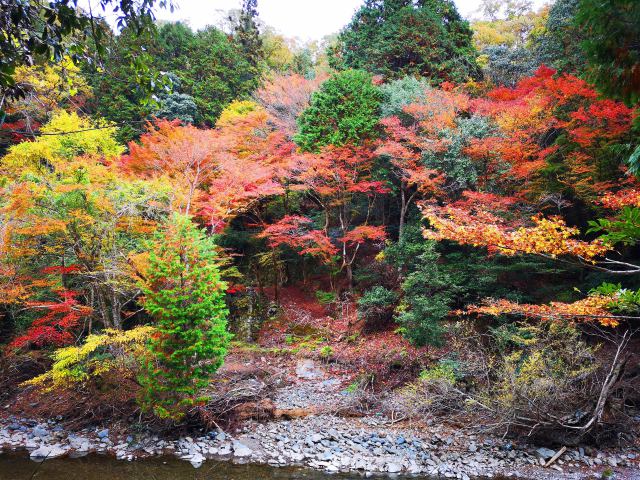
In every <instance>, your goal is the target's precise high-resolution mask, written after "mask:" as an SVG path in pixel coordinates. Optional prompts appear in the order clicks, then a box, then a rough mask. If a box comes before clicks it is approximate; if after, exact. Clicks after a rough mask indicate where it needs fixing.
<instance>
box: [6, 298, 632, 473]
mask: <svg viewBox="0 0 640 480" xmlns="http://www.w3.org/2000/svg"><path fill="white" fill-rule="evenodd" d="M281 302H282V308H283V310H284V315H282V318H283V319H286V321H282V322H278V321H274V322H271V323H269V324H267V325H265V326H263V328H262V330H261V332H260V335H259V340H258V342H257V343H236V344H235V345H234V348H233V349H232V351H231V352H230V354H229V356H228V357H227V360H226V362H225V365H224V366H223V367H222V369H221V370H220V371H219V372H218V374H216V376H215V378H214V380H213V382H212V384H211V387H210V389H209V390H210V391H209V392H208V394H209V395H210V396H211V397H212V400H211V402H210V403H209V404H208V405H207V407H206V409H205V418H206V413H207V411H208V412H210V413H211V417H210V418H211V419H212V422H213V423H214V424H215V423H216V422H218V424H219V425H221V426H222V427H223V428H212V429H211V430H210V431H207V430H206V429H201V430H200V431H193V432H191V433H189V434H187V433H186V432H179V433H175V434H173V435H172V434H168V435H166V434H165V435H162V436H160V435H158V434H154V433H152V432H149V431H144V430H140V429H139V428H132V427H131V425H127V424H126V422H124V423H120V424H112V425H109V424H107V425H104V424H102V425H93V424H85V425H81V426H79V427H78V426H77V425H78V424H77V423H76V426H75V428H71V427H70V425H69V423H66V422H64V419H61V421H56V420H52V419H50V418H49V419H47V420H44V421H37V420H33V417H25V415H24V410H23V411H22V412H19V413H22V415H19V414H18V412H16V410H15V409H14V408H11V407H10V405H7V406H6V407H5V409H4V414H3V415H0V446H2V448H4V449H12V450H14V449H27V450H28V451H29V453H30V456H31V458H33V459H34V460H42V459H43V458H53V457H57V456H64V455H72V456H78V455H85V454H88V453H91V452H96V453H103V454H110V455H114V456H116V457H117V458H118V459H123V460H125V459H126V460H133V459H135V458H141V457H147V456H151V455H167V454H170V455H176V456H178V457H179V458H182V459H184V460H187V461H189V462H191V463H192V464H193V465H194V467H199V466H200V465H202V464H203V462H205V461H206V460H207V459H225V460H227V459H228V460H231V461H234V462H240V463H247V462H253V463H266V464H270V465H275V466H288V465H302V466H307V467H311V468H316V469H322V470H325V471H328V472H341V471H352V472H361V473H363V474H367V473H386V474H394V475H395V474H405V473H406V474H417V475H429V476H433V477H439V478H461V479H468V478H504V477H519V478H536V479H587V478H590V479H595V478H612V477H609V476H608V475H615V477H616V478H623V479H640V449H639V448H638V446H636V447H626V448H625V449H616V448H610V449H595V448H592V447H588V446H584V447H569V448H566V449H565V450H562V449H561V447H562V445H533V444H528V443H521V442H517V441H514V440H510V439H508V438H503V437H502V436H501V435H499V434H496V433H492V432H490V431H488V430H487V429H485V428H483V427H482V426H481V425H473V424H470V423H469V419H468V418H465V417H455V418H454V417H451V418H447V419H445V420H446V421H445V420H443V419H442V418H437V417H424V418H421V419H420V421H416V420H415V419H414V420H412V419H411V418H405V417H406V416H405V415H404V413H402V410H401V409H398V410H396V408H395V405H396V402H395V400H396V396H397V393H396V392H398V391H399V390H397V388H396V387H399V386H401V385H402V384H403V383H405V382H406V381H407V380H408V379H410V378H415V375H416V374H417V373H418V372H419V371H420V369H421V368H422V367H423V366H424V365H425V364H426V363H428V361H429V360H430V359H431V358H432V357H433V358H437V357H438V356H439V355H442V354H443V352H442V351H436V350H428V349H416V348H413V347H411V346H410V345H409V344H408V343H406V342H405V341H404V340H403V339H402V338H401V337H400V336H399V335H397V334H395V333H393V332H378V333H371V334H367V335H366V338H362V337H361V336H360V335H357V334H354V333H352V332H354V331H357V329H356V328H354V326H355V324H356V321H355V312H354V309H353V306H352V305H345V306H343V307H342V308H344V310H343V311H341V312H340V315H335V312H334V315H329V312H328V311H327V310H326V309H325V307H323V306H321V305H318V304H317V302H315V301H313V300H310V299H308V298H307V297H305V295H304V294H303V293H302V292H299V291H296V290H289V291H284V292H282V297H281ZM336 317H337V318H341V319H342V320H340V321H337V320H336ZM372 374H375V375H377V376H378V378H384V380H385V382H384V383H382V384H381V383H380V382H378V383H376V384H375V385H372V384H370V383H369V382H370V379H371V378H372V377H371V375H372ZM49 417H51V415H50V416H49ZM223 421H225V422H226V423H223ZM556 453H559V454H560V455H559V456H557V458H555V459H554V460H553V461H551V459H553V458H554V457H556Z"/></svg>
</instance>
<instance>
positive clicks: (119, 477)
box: [0, 453, 427, 480]
mask: <svg viewBox="0 0 640 480" xmlns="http://www.w3.org/2000/svg"><path fill="white" fill-rule="evenodd" d="M362 478H364V477H363V476H362V475H357V474H350V475H348V474H327V473H323V472H319V471H316V470H309V469H302V468H292V467H284V468H277V467H269V466H267V465H234V464H232V463H230V462H213V461H207V462H205V463H204V464H203V465H202V466H201V467H200V468H198V469H195V468H193V467H192V466H191V464H190V463H189V462H185V461H181V460H177V459H175V458H150V459H145V460H137V461H134V462H127V461H122V460H115V459H114V458H111V457H106V456H99V455H89V456H86V457H82V458H58V459H53V460H47V461H45V462H43V463H36V462H33V461H31V460H29V457H27V456H26V455H25V454H15V453H4V454H0V480H31V479H40V480H269V479H278V480H294V479H296V480H297V479H306V480H327V479H331V480H350V479H353V480H355V479H362ZM376 478H385V477H381V476H376ZM393 478H394V479H400V478H402V477H397V476H394V477H393ZM410 478H412V479H413V480H427V477H410Z"/></svg>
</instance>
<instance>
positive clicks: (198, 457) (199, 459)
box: [189, 452, 205, 468]
mask: <svg viewBox="0 0 640 480" xmlns="http://www.w3.org/2000/svg"><path fill="white" fill-rule="evenodd" d="M204 460H205V458H204V457H203V456H202V454H200V453H197V452H196V453H194V454H193V455H191V458H189V463H191V465H193V468H200V467H201V466H202V464H203V463H204Z"/></svg>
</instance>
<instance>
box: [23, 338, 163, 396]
mask: <svg viewBox="0 0 640 480" xmlns="http://www.w3.org/2000/svg"><path fill="white" fill-rule="evenodd" d="M153 332H154V328H153V327H150V326H144V327H136V328H133V329H131V330H127V331H122V330H112V329H106V330H104V331H103V332H101V333H100V334H93V335H89V336H88V337H87V338H86V339H85V341H84V343H82V345H79V346H72V347H65V348H59V349H57V350H55V351H54V352H53V365H52V366H51V369H50V370H49V371H47V372H45V373H43V374H42V375H38V376H37V377H34V378H32V379H31V380H28V381H26V382H24V384H23V385H35V386H37V387H41V388H42V389H43V390H44V391H52V390H56V389H59V388H66V387H69V386H71V385H73V384H77V383H82V382H85V381H87V380H90V379H91V378H92V377H99V376H101V375H102V374H104V373H106V372H108V371H110V370H113V369H116V368H130V367H131V366H132V365H135V361H134V358H135V357H136V356H138V355H140V354H141V352H142V351H143V350H144V344H145V342H146V341H147V340H148V339H149V338H150V337H151V334H152V333H153Z"/></svg>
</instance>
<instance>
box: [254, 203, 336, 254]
mask: <svg viewBox="0 0 640 480" xmlns="http://www.w3.org/2000/svg"><path fill="white" fill-rule="evenodd" d="M312 224H313V220H311V219H310V218H307V217H303V216H301V215H287V216H286V217H284V218H282V219H281V220H280V221H278V222H276V223H274V224H272V225H269V226H268V227H266V228H265V229H264V230H263V231H262V232H261V233H260V234H259V235H258V237H260V238H266V239H268V244H269V246H270V247H272V248H276V247H279V246H281V245H288V246H289V247H291V248H293V249H294V250H298V252H299V253H300V254H301V255H311V256H313V257H318V258H320V259H321V260H323V261H325V262H328V261H329V260H330V259H331V257H332V256H333V255H336V254H337V253H338V250H337V248H336V247H334V246H333V245H332V243H331V240H330V239H329V237H327V236H326V234H325V233H324V231H322V230H317V229H313V228H311V227H312Z"/></svg>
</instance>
